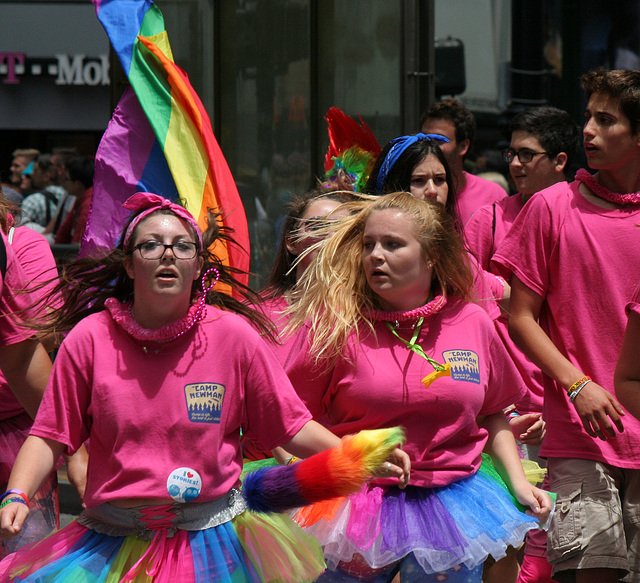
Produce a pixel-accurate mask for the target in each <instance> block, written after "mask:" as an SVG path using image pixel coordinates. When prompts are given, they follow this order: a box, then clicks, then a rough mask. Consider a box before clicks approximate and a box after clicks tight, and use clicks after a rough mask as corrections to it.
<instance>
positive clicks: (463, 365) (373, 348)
mask: <svg viewBox="0 0 640 583" xmlns="http://www.w3.org/2000/svg"><path fill="white" fill-rule="evenodd" d="M411 322H415V320H411ZM375 330H376V334H377V339H376V338H374V336H373V335H372V334H371V333H370V332H369V333H368V332H366V331H365V330H363V333H362V336H361V338H360V341H359V342H358V341H357V340H356V337H355V335H353V336H352V337H351V340H350V342H349V347H348V350H349V356H350V357H351V358H350V360H351V361H352V362H349V360H347V359H340V360H339V361H338V363H337V364H336V365H335V366H332V367H331V369H330V370H328V371H324V372H321V371H319V370H318V369H317V368H314V366H313V364H312V363H311V362H310V359H309V357H308V356H307V352H306V351H303V352H301V353H300V354H299V355H298V359H297V360H295V361H292V362H290V363H289V366H288V368H287V372H288V374H289V377H290V378H291V381H292V383H293V386H294V387H295V388H296V390H297V391H298V394H299V395H300V396H301V397H302V399H303V401H304V402H305V403H306V404H307V406H308V407H309V410H310V411H311V413H312V414H313V416H314V418H315V419H317V420H318V421H320V422H322V423H323V424H324V425H326V426H327V427H328V428H329V429H330V430H331V431H333V432H334V433H336V435H339V436H342V435H345V434H348V433H353V432H356V431H359V430H361V429H377V428H380V427H391V426H394V425H401V426H403V427H404V428H405V429H406V434H407V441H406V444H405V446H404V450H405V451H406V452H407V453H408V454H409V456H410V458H411V481H410V483H411V484H413V485H416V486H422V487H434V486H443V485H446V484H449V483H452V482H454V481H457V480H459V479H461V478H464V477H466V476H469V475H472V474H473V473H475V472H476V471H477V470H478V467H479V466H480V461H481V457H480V456H481V453H482V449H483V447H484V445H485V443H486V440H487V432H486V431H485V430H484V429H480V428H479V427H478V425H477V423H476V418H477V417H478V415H489V414H492V413H497V412H500V411H501V410H502V409H503V408H504V407H506V406H507V405H509V404H510V403H512V402H514V401H515V400H517V399H518V398H519V397H520V395H521V392H522V391H523V390H524V388H523V387H522V384H521V383H520V382H518V379H517V372H516V370H515V369H514V368H513V365H512V364H511V360H510V359H509V357H508V356H507V354H506V353H505V350H504V347H503V345H502V342H500V339H499V338H498V337H497V336H496V333H495V330H494V326H493V323H492V322H491V320H490V319H489V318H488V316H487V314H486V313H485V312H484V311H483V310H482V309H481V308H479V307H478V306H477V305H475V304H470V303H467V302H463V301H461V300H458V299H456V298H453V297H451V298H449V300H448V302H447V304H446V306H445V307H444V308H443V309H442V310H441V311H440V312H438V313H436V314H433V315H431V316H427V317H425V319H424V324H423V326H422V330H421V332H420V335H419V338H418V343H419V344H420V345H421V346H422V348H423V349H424V350H425V352H426V353H427V354H428V355H429V356H430V357H431V358H433V359H435V360H437V361H438V362H439V363H442V364H444V363H446V362H448V363H450V364H451V370H452V376H448V377H447V376H445V377H441V378H439V379H437V380H435V381H434V382H433V383H432V384H431V385H430V386H429V387H428V388H425V386H424V385H423V384H422V382H421V380H422V379H423V378H424V377H425V376H427V375H428V374H430V373H432V372H433V370H434V369H433V367H432V366H431V365H430V364H429V363H428V362H427V361H426V360H425V359H424V358H422V357H421V356H419V355H417V354H415V353H414V352H412V351H410V350H409V349H407V348H406V346H405V345H404V344H401V343H400V341H399V340H398V339H397V338H396V337H395V336H393V334H392V333H391V332H390V331H389V329H388V328H387V326H386V324H384V323H382V322H379V323H377V324H376V326H375ZM398 333H399V334H401V335H402V336H403V337H405V338H406V339H410V337H411V335H412V333H413V330H411V329H410V328H408V329H402V328H400V329H398Z"/></svg>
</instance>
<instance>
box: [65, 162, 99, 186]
mask: <svg viewBox="0 0 640 583" xmlns="http://www.w3.org/2000/svg"><path fill="white" fill-rule="evenodd" d="M94 167H95V163H94V160H93V158H89V157H88V156H75V157H73V158H70V159H69V160H68V161H67V163H66V168H67V172H68V173H69V178H70V179H71V180H72V181H74V182H75V181H76V180H79V181H80V182H82V185H83V186H84V187H85V188H89V187H90V186H92V185H93V174H94Z"/></svg>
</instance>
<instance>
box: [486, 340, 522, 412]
mask: <svg viewBox="0 0 640 583" xmlns="http://www.w3.org/2000/svg"><path fill="white" fill-rule="evenodd" d="M491 332H493V334H490V336H491V339H490V340H489V354H490V358H489V363H490V371H489V381H488V383H487V386H488V389H487V394H486V396H485V400H484V403H483V405H482V410H481V411H480V414H481V415H492V414H493V413H498V412H500V411H502V410H503V409H504V408H505V407H508V406H509V405H512V404H513V403H516V402H518V401H519V400H520V399H521V398H522V397H524V395H525V393H526V392H527V387H526V385H525V383H524V381H523V380H522V377H521V376H520V374H519V373H518V370H517V369H516V367H515V364H514V363H513V360H512V359H511V357H510V356H509V353H508V352H507V350H506V348H505V347H504V344H503V343H502V341H501V340H500V338H499V337H498V335H497V333H496V332H495V330H491Z"/></svg>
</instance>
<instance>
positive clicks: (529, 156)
mask: <svg viewBox="0 0 640 583" xmlns="http://www.w3.org/2000/svg"><path fill="white" fill-rule="evenodd" d="M542 154H546V155H547V156H548V155H549V152H534V151H533V150H529V148H522V149H520V150H514V149H513V148H507V149H506V150H505V151H504V152H502V157H503V158H504V161H505V162H506V163H507V164H511V162H513V161H514V160H515V158H516V156H517V157H518V160H520V162H521V163H522V164H528V163H529V162H531V160H533V158H534V156H541V155H542Z"/></svg>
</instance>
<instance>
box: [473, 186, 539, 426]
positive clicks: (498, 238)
mask: <svg viewBox="0 0 640 583" xmlns="http://www.w3.org/2000/svg"><path fill="white" fill-rule="evenodd" d="M523 206H524V204H523V203H522V196H521V195H520V194H516V195H514V196H509V197H507V198H503V199H502V200H499V201H498V202H495V203H493V204H491V205H488V206H483V207H482V208H480V209H478V210H477V211H476V212H475V213H474V215H473V216H472V217H471V219H470V220H469V222H468V223H467V225H466V226H465V228H464V236H465V240H466V243H467V248H468V249H469V251H471V253H472V254H473V255H474V257H476V259H477V260H478V263H479V264H480V266H481V267H482V268H483V269H486V270H490V269H491V258H492V257H493V254H494V253H495V252H496V249H497V248H498V247H499V246H500V244H501V243H502V241H503V240H504V238H505V237H506V236H507V233H508V232H509V229H510V228H511V225H513V223H514V221H515V220H516V217H517V216H518V213H519V212H520V211H521V210H522V208H523ZM496 330H497V331H498V335H499V336H500V338H502V341H503V342H504V344H505V347H506V349H507V351H508V352H509V354H510V355H511V358H513V360H514V363H515V365H516V367H517V368H518V370H519V371H520V375H521V376H522V379H523V381H524V383H525V384H526V385H527V388H528V389H529V390H528V391H527V393H525V396H524V397H523V398H522V399H521V400H520V401H519V402H518V403H516V405H517V409H518V412H520V413H540V412H542V402H543V395H544V386H543V384H542V372H541V371H540V369H539V368H538V367H537V366H536V365H535V364H533V363H532V362H531V361H530V360H529V359H528V358H527V357H526V356H525V355H524V354H523V352H522V351H521V350H520V349H519V348H518V347H517V346H516V345H515V343H514V342H513V340H511V338H510V337H509V330H508V327H507V319H506V317H504V316H502V317H500V319H498V320H496Z"/></svg>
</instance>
